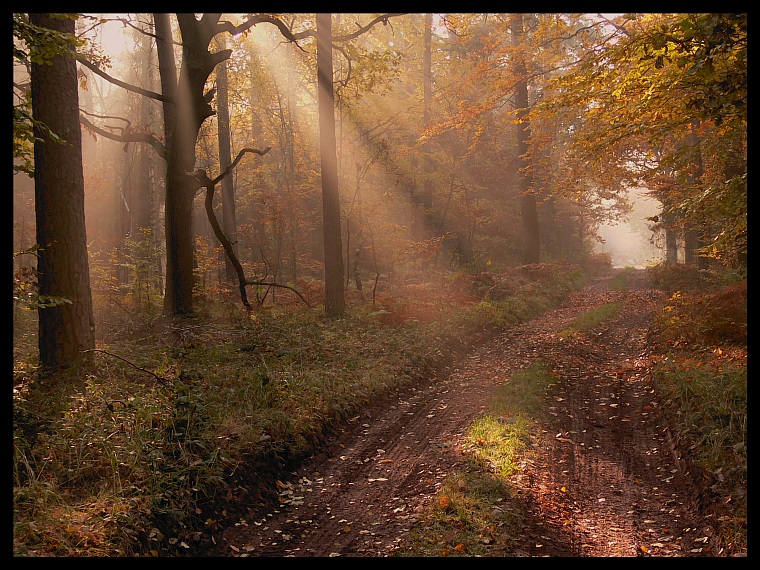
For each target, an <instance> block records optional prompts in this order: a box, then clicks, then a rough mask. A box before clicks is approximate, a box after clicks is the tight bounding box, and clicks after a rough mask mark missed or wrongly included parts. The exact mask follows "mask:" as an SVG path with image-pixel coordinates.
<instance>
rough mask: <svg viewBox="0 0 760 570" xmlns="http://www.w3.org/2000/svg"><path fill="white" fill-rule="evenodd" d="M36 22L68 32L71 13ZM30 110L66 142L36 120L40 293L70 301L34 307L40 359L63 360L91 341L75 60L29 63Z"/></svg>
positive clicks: (48, 363)
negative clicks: (61, 141)
mask: <svg viewBox="0 0 760 570" xmlns="http://www.w3.org/2000/svg"><path fill="white" fill-rule="evenodd" d="M29 17H30V21H31V22H32V24H34V25H36V26H40V27H43V28H48V29H51V30H56V31H58V32H64V33H69V34H73V33H74V31H75V26H74V20H73V19H58V18H51V17H50V15H49V14H30V15H29ZM31 86H32V115H33V116H34V119H35V120H36V121H41V122H42V123H44V124H45V125H46V126H47V127H48V128H49V129H50V130H51V131H52V132H53V133H55V134H56V135H58V136H59V137H61V138H62V139H63V140H64V141H65V143H63V144H59V143H57V142H55V141H53V140H51V139H50V138H49V137H48V136H47V134H46V133H45V132H43V131H42V130H41V129H39V128H38V127H37V126H35V127H34V131H35V132H34V135H35V142H34V169H35V172H34V197H35V215H36V222H37V243H38V244H39V245H40V247H41V250H40V252H39V257H38V259H37V270H38V283H39V291H40V295H50V296H55V297H64V298H66V299H68V300H69V301H71V303H70V304H69V303H63V304H60V305H57V306H53V307H46V308H40V309H39V350H40V363H41V364H42V366H43V367H45V368H54V367H58V366H66V365H69V364H72V363H74V362H76V361H77V360H79V359H81V357H82V353H81V351H82V350H86V349H90V348H93V347H94V346H95V335H94V329H95V320H94V317H93V311H92V293H91V290H90V268H89V261H88V258H87V235H86V228H85V216H84V174H83V170H82V131H81V128H80V126H79V94H78V91H77V89H78V81H77V66H76V62H75V61H74V59H72V58H69V57H65V56H61V55H57V56H55V57H54V58H53V60H52V65H45V64H43V65H40V64H36V63H32V65H31Z"/></svg>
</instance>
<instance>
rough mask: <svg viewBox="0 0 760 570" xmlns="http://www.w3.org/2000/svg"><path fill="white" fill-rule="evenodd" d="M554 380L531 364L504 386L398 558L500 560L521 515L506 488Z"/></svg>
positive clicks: (546, 369) (547, 371)
mask: <svg viewBox="0 0 760 570" xmlns="http://www.w3.org/2000/svg"><path fill="white" fill-rule="evenodd" d="M554 380H555V377H554V376H553V375H552V373H551V369H550V367H549V365H548V364H547V363H545V362H536V363H534V364H532V365H531V366H530V367H528V368H527V369H525V370H523V371H521V372H518V373H517V374H515V375H513V376H512V377H511V378H510V379H509V380H508V381H507V382H505V383H504V384H503V385H502V386H501V387H500V389H499V390H498V391H497V394H496V395H495V397H494V398H493V400H492V401H491V402H489V405H488V407H487V409H486V410H484V413H483V414H482V415H481V417H479V418H478V419H477V420H476V421H475V422H474V423H473V425H472V426H470V428H469V429H468V431H467V434H466V436H465V441H464V443H463V451H464V452H465V453H466V454H467V461H466V462H465V464H464V465H463V466H462V467H461V468H459V469H457V470H456V471H454V472H453V473H451V474H449V476H448V477H447V478H446V480H445V481H444V482H443V485H442V486H441V489H440V490H439V492H438V493H437V495H436V497H435V498H434V500H433V502H432V505H431V506H430V508H429V509H428V510H427V511H426V512H425V513H424V515H423V516H422V517H421V518H420V519H419V521H418V523H417V524H416V525H415V526H414V528H413V529H412V531H411V533H410V536H409V540H408V542H407V544H406V545H405V546H404V548H403V549H401V550H399V551H398V552H396V555H397V556H505V555H509V554H510V553H511V552H512V551H513V550H514V537H516V536H517V535H518V534H519V530H520V526H521V524H522V521H523V517H524V509H523V505H522V503H521V501H520V499H519V497H517V496H516V493H515V492H514V491H513V489H512V486H511V484H510V476H511V475H513V474H514V473H515V472H517V471H518V470H519V468H520V467H519V464H518V459H519V457H520V456H521V455H522V453H523V452H524V450H525V447H526V444H527V442H528V441H529V437H530V433H531V431H532V430H533V429H535V427H536V425H537V424H536V422H535V420H534V418H533V417H534V415H535V414H537V413H539V410H540V406H541V402H542V400H543V398H544V397H545V394H546V391H547V389H548V388H549V387H550V386H551V385H552V384H553V383H554Z"/></svg>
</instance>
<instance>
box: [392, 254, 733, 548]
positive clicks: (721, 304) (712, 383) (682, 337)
mask: <svg viewBox="0 0 760 570" xmlns="http://www.w3.org/2000/svg"><path fill="white" fill-rule="evenodd" d="M673 273H674V274H669V273H668V270H667V269H666V268H663V267H656V268H654V269H653V274H654V277H655V279H656V280H657V282H660V283H668V284H669V285H670V286H671V287H674V288H675V289H676V291H677V293H675V294H674V296H673V298H671V301H670V303H669V304H667V305H665V306H664V307H663V308H662V310H661V312H660V313H659V315H658V316H657V317H656V318H655V323H654V325H653V328H652V331H651V339H650V342H651V344H652V345H653V347H654V349H655V352H654V354H653V359H654V360H655V364H654V368H653V382H654V384H655V386H656V389H657V391H658V392H659V394H660V396H661V397H662V399H663V402H664V405H665V406H666V407H667V408H668V409H669V411H670V417H671V418H674V422H675V426H674V428H675V430H674V431H675V433H676V434H677V439H678V443H679V445H680V447H681V448H682V451H683V453H684V455H685V456H687V457H688V458H689V460H690V461H691V462H692V463H693V464H694V465H695V466H696V468H697V469H698V470H700V471H701V473H703V476H702V478H703V479H704V486H705V488H706V489H707V490H708V492H709V494H708V495H707V496H708V497H709V496H710V494H711V495H712V496H715V497H717V499H716V500H714V501H713V503H712V505H711V506H710V507H709V508H708V510H709V512H708V516H710V517H711V518H713V520H715V521H716V523H717V528H718V532H719V541H720V546H718V547H717V548H715V549H714V550H715V551H720V549H721V548H722V549H723V550H724V551H727V552H729V553H737V554H740V555H741V554H744V555H746V549H747V368H746V352H747V351H746V280H745V281H739V282H738V283H737V282H735V280H733V279H729V280H726V279H725V275H723V274H714V275H713V277H712V278H711V277H710V275H709V274H707V276H705V274H701V275H702V277H701V278H702V279H704V281H703V282H702V289H703V290H706V291H707V292H706V293H705V292H703V293H695V292H694V293H692V294H686V295H683V294H681V293H680V292H678V291H679V287H678V285H679V283H682V284H685V285H687V286H688V287H691V286H693V283H694V277H693V272H692V271H689V270H688V269H684V268H681V267H676V268H673ZM626 275H627V272H626V271H623V272H621V273H619V274H618V277H620V279H619V280H618V281H616V282H615V283H614V287H618V286H620V287H622V288H624V287H625V281H624V280H625V278H626ZM681 276H686V280H685V282H682V281H681V280H680V279H679V277H681ZM716 276H717V278H718V281H717V282H716V279H715V277H716ZM685 288H686V287H685ZM619 308H620V304H619V303H608V304H606V305H603V306H601V307H599V308H597V309H594V310H592V311H589V312H587V313H585V314H584V315H581V316H580V317H578V318H577V319H575V320H574V321H573V322H571V324H570V325H569V326H568V327H567V329H565V331H563V333H562V334H565V335H574V334H578V333H579V332H586V331H588V330H590V329H592V328H593V327H595V326H596V325H598V324H599V323H600V322H602V321H604V320H605V319H607V318H609V317H611V316H612V315H614V314H615V313H616V312H617V311H618V310H619ZM727 323H728V324H729V325H730V326H727ZM658 347H659V350H658ZM551 382H552V376H551V372H550V370H549V369H548V368H547V367H546V365H545V364H544V363H542V362H540V361H538V362H535V363H534V364H533V365H532V366H531V367H529V368H528V369H526V370H525V371H523V372H521V373H519V374H517V375H515V376H513V377H512V378H510V379H509V381H507V382H505V384H504V385H503V386H502V389H501V391H500V392H499V394H498V395H497V397H496V398H495V399H494V401H493V402H491V403H490V404H489V408H488V410H487V411H486V412H485V413H484V415H483V416H482V417H481V418H479V419H478V420H477V421H476V422H475V423H474V424H473V425H472V426H471V427H470V429H469V431H468V433H467V435H466V441H467V443H466V446H465V448H466V449H467V450H468V453H469V457H468V459H467V462H466V463H465V465H464V466H463V467H462V468H461V469H460V470H459V471H457V472H454V473H452V474H450V475H449V477H448V478H447V479H446V480H445V481H444V482H443V485H442V487H441V489H440V491H439V493H438V495H437V496H436V498H435V499H434V502H433V504H432V506H431V507H430V508H429V509H428V510H427V511H426V512H425V513H424V514H423V516H422V517H421V518H420V519H419V521H418V524H417V525H415V527H414V528H413V529H412V532H411V534H410V537H409V541H408V542H407V545H406V546H405V548H404V550H402V551H399V552H397V553H396V555H397V556H504V555H507V556H508V555H510V554H511V553H512V552H513V548H514V545H513V544H512V543H511V540H510V539H511V537H513V536H516V535H518V534H519V532H520V525H521V520H522V513H523V510H522V507H521V503H520V498H519V497H518V496H516V493H515V492H514V491H513V489H512V488H511V487H510V484H509V477H510V475H512V474H513V473H514V472H515V471H516V470H518V469H519V465H520V459H521V456H522V455H523V454H524V453H526V451H525V442H526V441H527V438H528V437H529V434H530V430H531V429H535V426H536V424H535V423H534V420H533V418H536V417H540V415H541V411H540V408H541V401H542V397H543V395H544V394H545V392H546V390H547V389H548V388H549V387H550V386H551ZM484 489H487V490H488V492H484ZM494 529H498V532H495V531H494Z"/></svg>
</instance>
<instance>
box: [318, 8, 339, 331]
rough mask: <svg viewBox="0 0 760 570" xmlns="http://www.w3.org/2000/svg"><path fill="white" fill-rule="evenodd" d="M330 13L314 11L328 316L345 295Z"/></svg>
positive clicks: (334, 313) (335, 313)
mask: <svg viewBox="0 0 760 570" xmlns="http://www.w3.org/2000/svg"><path fill="white" fill-rule="evenodd" d="M331 16H332V15H331V14H317V86H318V104H319V147H320V155H321V157H320V159H321V170H322V216H323V221H322V223H323V226H324V256H325V314H326V315H327V316H328V317H332V318H340V317H342V316H343V314H344V312H345V298H344V285H343V246H342V244H341V224H340V193H339V190H338V158H337V151H336V143H335V96H334V93H333V61H332V21H331Z"/></svg>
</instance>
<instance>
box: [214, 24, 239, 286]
mask: <svg viewBox="0 0 760 570" xmlns="http://www.w3.org/2000/svg"><path fill="white" fill-rule="evenodd" d="M218 46H219V48H220V49H226V47H227V46H226V42H225V41H224V39H221V40H219V43H218ZM216 86H217V106H216V108H217V125H218V128H217V132H218V142H219V170H220V171H222V172H223V171H225V170H226V169H227V168H229V166H230V164H232V153H231V150H230V111H229V87H228V80H227V62H225V61H223V62H222V63H220V64H219V65H218V66H217V70H216ZM221 184H222V192H221V194H222V229H223V230H224V234H225V235H226V236H227V238H228V239H229V241H230V244H231V245H232V249H233V250H234V252H235V255H237V253H238V248H237V221H236V219H235V187H234V185H233V184H232V176H231V175H230V176H225V177H224V178H223V179H222V182H221ZM236 277H237V271H236V269H235V267H234V266H233V265H232V262H231V261H230V258H229V256H228V257H225V278H226V280H227V281H228V282H232V281H234V280H235V278H236Z"/></svg>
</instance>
